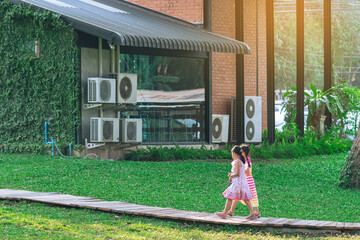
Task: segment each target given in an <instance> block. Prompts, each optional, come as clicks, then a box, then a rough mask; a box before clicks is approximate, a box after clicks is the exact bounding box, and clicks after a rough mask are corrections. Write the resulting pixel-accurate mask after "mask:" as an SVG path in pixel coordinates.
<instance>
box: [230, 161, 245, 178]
mask: <svg viewBox="0 0 360 240" xmlns="http://www.w3.org/2000/svg"><path fill="white" fill-rule="evenodd" d="M241 164H242V163H241V161H236V162H235V167H236V172H235V173H234V174H231V175H230V177H231V178H234V177H238V176H240V169H241Z"/></svg>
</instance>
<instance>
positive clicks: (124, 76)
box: [117, 73, 137, 103]
mask: <svg viewBox="0 0 360 240" xmlns="http://www.w3.org/2000/svg"><path fill="white" fill-rule="evenodd" d="M136 101H137V75H136V74H128V73H120V75H119V77H118V79H117V102H118V103H136Z"/></svg>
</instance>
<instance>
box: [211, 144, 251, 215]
mask: <svg viewBox="0 0 360 240" xmlns="http://www.w3.org/2000/svg"><path fill="white" fill-rule="evenodd" d="M231 153H232V158H233V161H232V162H231V165H232V168H231V173H229V174H228V177H229V180H230V181H231V185H230V186H229V187H228V188H227V189H226V190H225V191H224V192H223V195H224V197H225V198H226V203H225V208H224V210H223V211H222V212H216V213H215V214H216V215H217V216H219V217H221V218H226V217H227V212H228V211H229V209H230V207H231V204H232V202H233V200H243V201H244V202H245V204H246V206H247V207H248V209H249V211H250V215H249V216H247V217H246V218H247V219H256V218H257V214H256V213H255V211H254V209H253V207H252V205H251V202H250V200H251V199H252V198H253V193H252V192H251V190H250V188H249V185H248V183H247V181H246V176H245V158H244V156H243V155H242V150H241V148H240V147H239V146H234V147H233V148H232V149H231ZM236 202H237V201H236Z"/></svg>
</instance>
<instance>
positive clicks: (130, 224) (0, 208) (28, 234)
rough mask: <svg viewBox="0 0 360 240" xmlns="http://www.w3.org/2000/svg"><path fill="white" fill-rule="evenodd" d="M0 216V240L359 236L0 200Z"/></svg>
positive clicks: (337, 239) (271, 239)
mask: <svg viewBox="0 0 360 240" xmlns="http://www.w3.org/2000/svg"><path fill="white" fill-rule="evenodd" d="M0 216H1V217H0V228H1V231H0V239H248V240H258V239H263V240H276V239H328V240H331V239H335V240H340V239H355V240H356V239H357V240H359V239H360V236H357V235H349V234H326V235H322V234H320V235H309V234H279V233H275V232H263V231H260V230H257V229H249V228H240V227H235V226H215V225H208V224H194V223H186V222H185V223H183V222H177V221H163V220H159V219H154V218H146V217H136V216H128V215H115V214H109V213H103V212H99V211H94V210H89V209H73V208H62V207H51V206H48V205H44V204H39V203H26V202H14V201H0Z"/></svg>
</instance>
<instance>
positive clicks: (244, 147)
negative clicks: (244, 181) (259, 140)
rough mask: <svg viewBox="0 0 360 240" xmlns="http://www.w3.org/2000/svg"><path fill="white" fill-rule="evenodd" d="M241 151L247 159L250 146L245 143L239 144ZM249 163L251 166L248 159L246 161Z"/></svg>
mask: <svg viewBox="0 0 360 240" xmlns="http://www.w3.org/2000/svg"><path fill="white" fill-rule="evenodd" d="M240 148H241V151H242V152H244V153H245V157H246V160H247V159H249V155H250V147H249V146H248V145H246V144H243V145H240ZM247 162H248V164H249V167H251V163H250V161H247Z"/></svg>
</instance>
